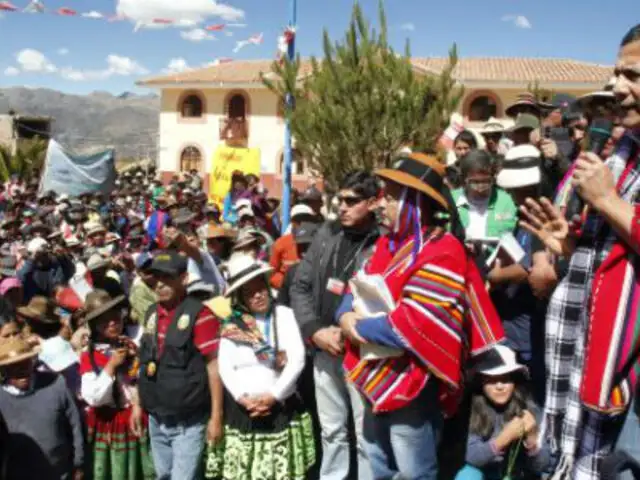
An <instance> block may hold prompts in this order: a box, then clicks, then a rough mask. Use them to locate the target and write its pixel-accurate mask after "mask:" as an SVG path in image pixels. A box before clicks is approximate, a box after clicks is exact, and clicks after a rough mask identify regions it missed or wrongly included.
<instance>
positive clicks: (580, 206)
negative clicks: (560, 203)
mask: <svg viewBox="0 0 640 480" xmlns="http://www.w3.org/2000/svg"><path fill="white" fill-rule="evenodd" d="M611 130H613V122H612V121H611V120H609V119H607V118H604V117H601V118H594V119H593V120H592V121H591V125H589V135H588V137H587V139H588V148H587V151H588V152H591V153H595V154H596V155H598V156H600V154H601V153H602V151H603V150H604V147H605V145H606V144H607V142H608V141H609V138H611ZM583 210H584V201H583V200H582V198H580V195H578V193H577V192H575V191H574V192H573V193H572V194H571V197H570V198H569V201H568V202H567V209H566V211H565V215H564V216H565V218H566V219H567V220H568V221H569V222H572V221H573V219H574V217H576V216H578V217H581V216H582V211H583Z"/></svg>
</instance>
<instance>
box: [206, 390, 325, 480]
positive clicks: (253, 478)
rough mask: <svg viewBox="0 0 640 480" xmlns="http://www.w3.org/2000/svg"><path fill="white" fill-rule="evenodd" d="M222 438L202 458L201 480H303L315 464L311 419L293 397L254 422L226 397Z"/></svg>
mask: <svg viewBox="0 0 640 480" xmlns="http://www.w3.org/2000/svg"><path fill="white" fill-rule="evenodd" d="M224 415H225V434H224V439H223V440H222V441H221V442H220V443H219V444H218V445H216V446H215V447H209V448H208V450H207V455H206V469H205V477H206V478H207V479H224V480H296V479H304V478H305V475H306V473H307V471H308V470H309V469H310V468H311V467H312V466H313V465H314V464H315V461H316V451H315V444H314V437H313V426H312V421H311V415H310V414H309V413H308V412H306V411H304V409H303V407H302V403H301V401H300V400H299V398H298V397H297V396H295V395H294V396H293V397H291V398H289V399H288V400H287V401H286V402H285V403H284V405H278V406H276V407H274V409H273V411H272V413H271V415H269V416H268V417H263V418H259V419H252V418H250V417H249V415H248V413H247V411H246V410H245V409H244V408H243V407H242V406H241V405H239V404H237V403H236V402H235V400H234V399H233V398H232V397H231V396H230V395H228V394H226V393H225V413H224Z"/></svg>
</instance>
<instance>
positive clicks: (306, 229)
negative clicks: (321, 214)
mask: <svg viewBox="0 0 640 480" xmlns="http://www.w3.org/2000/svg"><path fill="white" fill-rule="evenodd" d="M318 228H320V226H319V225H318V224H317V223H313V222H302V223H301V224H300V225H299V226H298V227H297V228H294V229H293V238H294V239H295V241H296V243H299V244H303V245H304V244H309V243H311V242H313V238H314V236H315V235H316V232H317V231H318Z"/></svg>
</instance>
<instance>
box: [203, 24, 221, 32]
mask: <svg viewBox="0 0 640 480" xmlns="http://www.w3.org/2000/svg"><path fill="white" fill-rule="evenodd" d="M205 30H208V31H210V32H219V31H221V30H224V23H219V24H218V25H209V26H208V27H207V28H205Z"/></svg>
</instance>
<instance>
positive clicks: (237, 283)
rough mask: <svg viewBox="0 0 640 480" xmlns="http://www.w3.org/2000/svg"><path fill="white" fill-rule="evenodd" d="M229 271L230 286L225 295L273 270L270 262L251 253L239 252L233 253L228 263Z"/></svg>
mask: <svg viewBox="0 0 640 480" xmlns="http://www.w3.org/2000/svg"><path fill="white" fill-rule="evenodd" d="M227 270H228V271H229V280H228V285H229V286H228V287H227V291H226V293H225V296H227V297H228V296H230V295H231V294H232V293H233V292H235V291H236V290H237V289H238V288H240V287H241V286H242V285H244V284H245V283H247V282H249V281H250V280H253V279H254V278H256V277H259V276H260V275H264V274H266V273H269V272H271V271H272V270H273V267H272V266H271V265H269V264H268V263H265V262H261V261H260V260H256V259H255V258H253V257H251V256H250V255H246V254H244V253H238V254H235V255H232V256H231V258H230V259H229V262H228V263H227Z"/></svg>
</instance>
